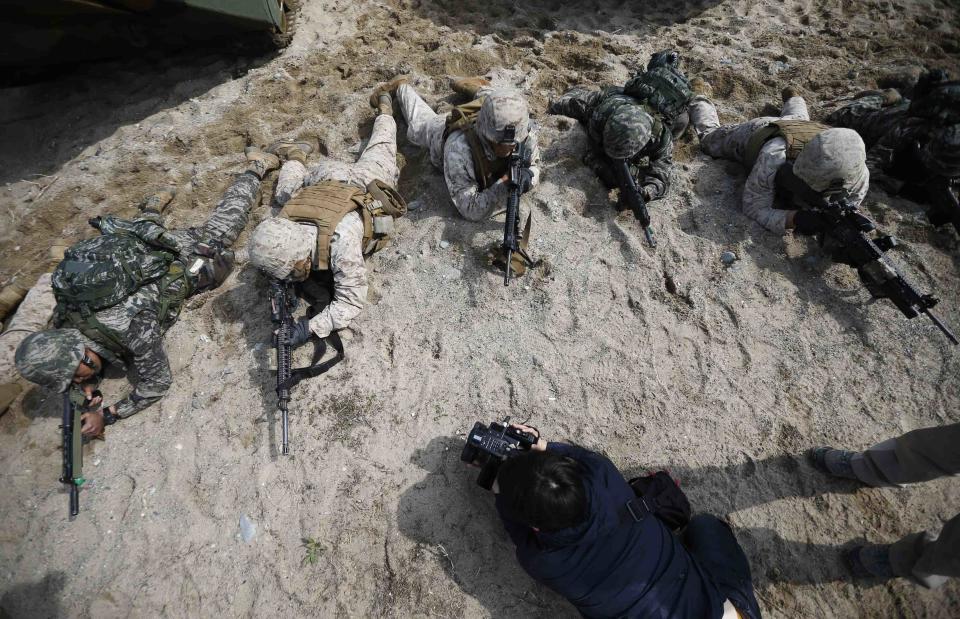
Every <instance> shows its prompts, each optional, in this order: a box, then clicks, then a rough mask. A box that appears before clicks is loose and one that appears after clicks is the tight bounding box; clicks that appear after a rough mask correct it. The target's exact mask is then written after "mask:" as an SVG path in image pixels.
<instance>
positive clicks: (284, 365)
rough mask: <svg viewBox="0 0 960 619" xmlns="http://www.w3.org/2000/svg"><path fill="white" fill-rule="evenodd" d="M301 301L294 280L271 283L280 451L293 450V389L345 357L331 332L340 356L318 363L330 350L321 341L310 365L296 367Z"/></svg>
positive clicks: (287, 452) (338, 339)
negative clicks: (294, 346)
mask: <svg viewBox="0 0 960 619" xmlns="http://www.w3.org/2000/svg"><path fill="white" fill-rule="evenodd" d="M299 304H300V299H298V298H297V294H296V290H295V286H294V284H293V283H292V282H288V281H280V280H274V281H273V282H271V283H270V319H271V321H272V322H273V325H274V326H275V327H276V336H275V340H274V342H275V344H274V346H275V348H276V350H277V407H278V408H279V409H280V419H281V427H282V434H283V439H282V442H281V446H280V453H282V454H283V455H288V454H289V453H290V440H289V410H288V405H289V403H290V389H292V388H293V387H294V385H296V384H297V383H299V382H300V381H301V380H303V379H304V378H312V377H314V376H319V375H320V374H323V373H324V372H326V371H327V370H329V369H330V368H332V367H333V366H335V365H336V364H338V363H340V361H342V360H343V358H344V354H343V342H342V341H341V340H340V336H339V335H337V332H336V331H334V332H333V333H331V334H330V343H331V344H332V345H333V348H334V349H335V350H336V351H337V356H336V357H334V358H332V359H330V360H328V361H324V362H323V363H319V361H320V359H322V358H323V355H324V353H325V352H326V351H327V345H326V342H325V341H323V340H318V344H317V345H316V346H315V347H314V351H313V360H312V361H311V362H310V365H309V366H307V367H302V368H295V367H293V350H292V349H291V347H290V344H289V341H290V335H291V333H292V332H293V326H294V320H293V313H294V312H295V311H296V309H297V306H298V305H299Z"/></svg>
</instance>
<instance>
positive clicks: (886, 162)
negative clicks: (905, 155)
mask: <svg viewBox="0 0 960 619" xmlns="http://www.w3.org/2000/svg"><path fill="white" fill-rule="evenodd" d="M901 141H902V135H901V131H900V130H899V128H896V127H894V128H892V129H890V131H887V132H886V133H885V134H884V135H883V137H882V138H880V140H879V141H878V142H877V143H876V144H874V145H873V146H872V147H871V148H870V150H868V151H867V169H868V170H870V174H872V175H873V176H883V175H884V170H886V169H888V168H889V167H890V166H891V165H892V164H893V154H894V153H895V152H896V150H897V146H898V145H899V144H900V142H901Z"/></svg>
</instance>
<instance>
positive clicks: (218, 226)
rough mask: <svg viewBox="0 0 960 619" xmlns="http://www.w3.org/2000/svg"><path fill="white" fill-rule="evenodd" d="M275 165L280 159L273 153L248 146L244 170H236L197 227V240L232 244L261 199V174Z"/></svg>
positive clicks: (271, 169) (264, 174)
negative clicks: (209, 212) (222, 192)
mask: <svg viewBox="0 0 960 619" xmlns="http://www.w3.org/2000/svg"><path fill="white" fill-rule="evenodd" d="M278 167H280V160H279V159H278V158H277V156H276V155H272V154H269V153H264V152H260V151H258V150H250V151H249V152H248V153H247V170H246V171H245V172H243V173H242V174H238V175H237V176H236V178H235V179H234V181H233V183H232V184H231V185H230V186H229V187H227V190H226V191H225V192H224V194H223V197H222V198H220V202H219V203H218V204H217V206H216V208H214V209H213V213H212V214H211V215H210V217H209V218H208V219H207V221H206V223H204V224H203V226H202V227H201V228H200V231H199V232H200V235H199V240H200V242H203V243H220V244H222V245H223V247H229V246H230V245H233V242H234V241H236V240H237V237H238V236H240V232H241V231H243V228H244V227H245V226H246V225H247V217H248V216H249V215H250V209H251V208H252V207H253V205H254V204H256V202H257V201H258V200H259V199H260V184H261V182H262V181H263V177H264V176H266V175H267V174H269V173H270V172H271V171H273V170H276V169H277V168H278Z"/></svg>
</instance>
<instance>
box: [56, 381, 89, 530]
mask: <svg viewBox="0 0 960 619" xmlns="http://www.w3.org/2000/svg"><path fill="white" fill-rule="evenodd" d="M80 415H81V413H80V411H79V410H77V408H76V407H75V406H74V405H73V402H71V401H70V394H69V393H65V394H63V422H62V423H61V424H60V431H61V434H62V435H63V474H62V475H61V476H60V481H61V482H62V483H65V484H67V485H68V486H70V520H73V519H74V517H75V516H76V515H77V514H79V513H80V486H82V485H83V482H85V481H86V480H85V479H84V478H83V436H82V435H81V434H80V430H81V428H82V426H83V423H82V422H81V420H80Z"/></svg>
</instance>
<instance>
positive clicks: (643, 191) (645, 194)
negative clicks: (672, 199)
mask: <svg viewBox="0 0 960 619" xmlns="http://www.w3.org/2000/svg"><path fill="white" fill-rule="evenodd" d="M652 195H653V185H644V186H643V187H641V188H640V196H641V197H642V198H643V201H644V202H649V201H650V200H652V199H653V198H651V196H652Z"/></svg>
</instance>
